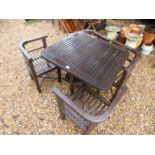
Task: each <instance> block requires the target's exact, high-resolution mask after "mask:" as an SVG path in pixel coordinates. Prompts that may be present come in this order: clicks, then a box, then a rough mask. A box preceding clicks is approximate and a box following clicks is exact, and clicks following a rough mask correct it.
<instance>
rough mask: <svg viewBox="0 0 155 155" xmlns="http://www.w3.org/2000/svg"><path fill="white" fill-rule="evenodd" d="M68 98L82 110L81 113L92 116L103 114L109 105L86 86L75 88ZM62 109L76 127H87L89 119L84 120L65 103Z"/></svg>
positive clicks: (84, 128) (85, 128)
mask: <svg viewBox="0 0 155 155" xmlns="http://www.w3.org/2000/svg"><path fill="white" fill-rule="evenodd" d="M68 98H69V99H70V100H72V101H73V102H74V103H75V104H76V105H77V106H78V107H79V108H80V109H81V110H82V111H83V113H88V114H89V115H93V116H98V115H101V114H103V113H104V112H105V111H106V109H107V107H108V106H109V105H110V102H109V101H108V100H106V99H105V98H104V97H102V96H100V95H99V94H97V93H96V92H95V91H93V90H92V89H90V88H88V87H86V86H81V87H80V88H77V89H75V91H74V93H73V94H72V95H69V96H68ZM62 110H63V113H64V114H65V115H66V116H67V117H68V118H69V119H70V120H71V121H73V122H74V123H75V124H76V125H77V126H78V127H80V128H81V129H83V130H87V129H88V127H89V125H90V121H87V120H85V119H84V118H83V117H81V116H80V115H79V114H78V113H77V112H76V111H74V110H73V109H72V108H71V107H69V106H68V105H67V104H66V103H64V104H63V109H62Z"/></svg>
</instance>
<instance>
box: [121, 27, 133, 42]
mask: <svg viewBox="0 0 155 155" xmlns="http://www.w3.org/2000/svg"><path fill="white" fill-rule="evenodd" d="M129 32H131V28H130V27H122V29H121V33H120V36H119V41H120V42H121V43H125V41H126V34H127V33H129Z"/></svg>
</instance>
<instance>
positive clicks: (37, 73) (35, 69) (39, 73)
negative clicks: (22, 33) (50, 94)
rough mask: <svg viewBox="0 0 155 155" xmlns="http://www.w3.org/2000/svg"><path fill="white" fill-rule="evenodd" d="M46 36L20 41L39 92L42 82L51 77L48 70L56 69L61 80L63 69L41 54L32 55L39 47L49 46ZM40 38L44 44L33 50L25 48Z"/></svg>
mask: <svg viewBox="0 0 155 155" xmlns="http://www.w3.org/2000/svg"><path fill="white" fill-rule="evenodd" d="M46 38H47V36H46V35H45V36H41V37H37V38H34V39H31V40H26V41H22V42H20V43H19V49H20V51H21V52H22V55H23V57H24V61H25V63H26V66H27V69H28V72H29V75H30V77H31V79H32V80H34V82H35V84H36V87H37V90H38V92H39V93H41V84H42V82H43V80H44V79H45V78H49V77H48V76H46V74H47V73H48V72H50V71H53V70H55V69H56V70H57V74H58V82H61V70H60V69H59V68H58V67H56V66H55V65H54V64H52V63H50V62H47V61H46V60H45V59H43V58H42V57H41V56H37V57H35V58H33V57H32V55H31V54H30V52H33V51H36V50H39V49H45V48H46V47H47V43H46ZM38 40H41V41H42V44H43V46H42V47H39V48H37V49H33V50H27V49H26V48H25V45H27V44H29V43H32V42H35V41H38ZM39 77H40V78H42V80H41V81H39Z"/></svg>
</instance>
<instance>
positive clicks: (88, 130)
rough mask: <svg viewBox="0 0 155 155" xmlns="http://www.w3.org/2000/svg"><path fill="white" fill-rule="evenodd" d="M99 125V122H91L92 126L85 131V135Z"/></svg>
mask: <svg viewBox="0 0 155 155" xmlns="http://www.w3.org/2000/svg"><path fill="white" fill-rule="evenodd" d="M96 126H97V123H91V125H90V127H89V128H88V129H87V130H86V131H85V132H84V133H83V135H89V134H90V132H91V131H92V130H93V129H94V128H95V127H96Z"/></svg>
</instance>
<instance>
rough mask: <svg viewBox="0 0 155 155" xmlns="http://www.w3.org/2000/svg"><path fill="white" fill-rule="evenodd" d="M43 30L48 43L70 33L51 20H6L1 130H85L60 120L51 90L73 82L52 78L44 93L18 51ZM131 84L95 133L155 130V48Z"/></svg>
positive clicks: (1, 44) (0, 67)
mask: <svg viewBox="0 0 155 155" xmlns="http://www.w3.org/2000/svg"><path fill="white" fill-rule="evenodd" d="M43 34H48V36H49V37H48V45H50V44H52V43H54V42H56V41H58V40H59V39H60V38H63V37H64V36H65V34H63V33H62V32H60V31H59V30H58V29H57V28H53V27H52V23H51V21H41V22H37V23H34V24H32V25H27V26H26V25H25V24H24V20H0V36H1V37H0V53H1V57H0V73H1V74H0V134H81V130H80V129H77V128H76V127H75V126H74V124H72V123H71V122H70V121H68V120H65V121H62V120H61V119H60V118H59V113H58V108H57V105H56V100H55V96H54V95H53V94H52V93H51V88H53V87H54V86H56V87H58V88H60V89H62V90H64V91H65V90H67V88H68V85H67V84H66V83H65V82H63V83H62V84H59V83H57V82H56V81H54V80H46V81H45V82H44V84H43V87H42V91H43V93H42V94H39V93H38V92H37V91H36V88H35V85H34V83H33V82H32V81H31V80H30V77H29V74H28V72H27V70H26V67H25V64H24V61H23V58H22V55H21V53H20V51H19V49H18V43H19V41H21V40H25V39H27V38H33V37H35V36H39V35H43ZM127 85H128V87H129V90H128V91H127V93H126V94H125V95H124V97H123V98H122V99H121V101H120V103H119V105H118V106H117V107H116V108H115V110H114V112H113V114H112V115H111V117H110V118H109V119H107V120H106V121H105V122H103V123H101V124H100V125H99V126H98V128H96V129H95V130H94V131H93V132H92V134H95V135H96V134H155V95H154V92H155V52H152V54H151V55H149V56H143V57H142V58H141V60H140V61H139V62H138V63H137V65H136V67H135V69H134V70H133V73H132V75H131V77H130V79H129V81H128V82H127Z"/></svg>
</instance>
